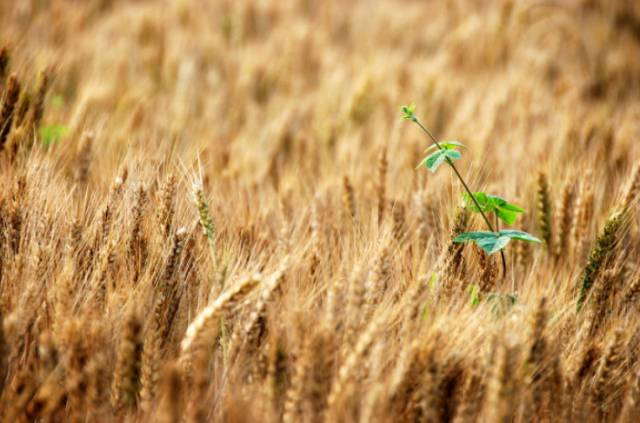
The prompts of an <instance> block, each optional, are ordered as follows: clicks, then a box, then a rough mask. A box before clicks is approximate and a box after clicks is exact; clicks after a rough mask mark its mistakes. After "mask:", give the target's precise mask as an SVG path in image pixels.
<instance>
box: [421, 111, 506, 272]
mask: <svg viewBox="0 0 640 423" xmlns="http://www.w3.org/2000/svg"><path fill="white" fill-rule="evenodd" d="M413 121H414V122H415V123H417V124H418V126H419V127H420V129H422V131H423V132H424V133H425V134H427V135H428V136H429V138H431V141H433V143H434V144H435V146H436V147H438V150H442V146H441V145H440V143H439V142H438V140H437V139H436V137H434V136H433V134H432V133H431V131H429V130H428V129H427V128H426V127H425V126H424V125H422V123H420V121H419V120H418V118H417V117H415V116H414V117H413ZM445 161H446V162H447V164H448V165H449V166H451V169H453V172H454V173H455V174H456V176H457V177H458V180H459V181H460V183H462V186H463V187H464V189H465V191H467V194H469V197H471V200H472V201H473V204H475V206H476V207H477V208H478V211H479V212H480V215H481V216H482V219H483V220H484V222H485V223H486V224H487V227H488V228H489V230H490V231H491V232H495V233H499V232H498V231H499V230H500V227H499V225H498V216H496V228H494V227H493V225H492V224H491V222H490V221H489V219H488V218H487V215H486V214H484V212H483V211H482V207H480V204H479V203H478V200H476V197H475V196H474V195H473V193H472V192H471V190H470V189H469V186H468V185H467V183H466V182H465V181H464V179H462V175H460V172H458V169H457V168H456V165H454V164H453V160H451V159H450V158H448V157H445ZM500 258H501V259H502V272H503V275H504V276H505V277H506V276H507V259H506V258H505V256H504V251H502V250H500Z"/></svg>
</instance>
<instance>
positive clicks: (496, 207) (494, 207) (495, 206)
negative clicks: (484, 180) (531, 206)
mask: <svg viewBox="0 0 640 423" xmlns="http://www.w3.org/2000/svg"><path fill="white" fill-rule="evenodd" d="M473 197H474V198H475V199H476V201H477V202H478V204H479V205H480V208H478V207H477V206H476V204H475V203H474V201H473V199H472V198H471V196H470V195H469V194H467V193H464V201H465V203H466V204H467V207H469V209H470V210H471V211H474V212H476V213H478V212H479V211H480V210H482V211H483V212H485V213H495V214H496V215H497V216H498V218H500V220H502V221H503V222H505V223H506V224H507V225H513V223H514V222H515V221H516V219H517V218H518V215H519V214H520V213H524V209H522V208H520V207H518V206H516V205H515V204H510V203H509V202H508V201H507V200H505V199H504V198H502V197H498V196H497V195H491V194H486V193H484V192H475V193H473Z"/></svg>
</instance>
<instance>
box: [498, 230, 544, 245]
mask: <svg viewBox="0 0 640 423" xmlns="http://www.w3.org/2000/svg"><path fill="white" fill-rule="evenodd" d="M500 235H501V236H506V237H509V238H511V239H517V240H518V241H526V242H538V243H540V242H542V241H541V240H539V239H538V238H536V237H535V236H533V235H531V234H528V233H526V232H524V231H517V230H515V229H503V230H501V231H500Z"/></svg>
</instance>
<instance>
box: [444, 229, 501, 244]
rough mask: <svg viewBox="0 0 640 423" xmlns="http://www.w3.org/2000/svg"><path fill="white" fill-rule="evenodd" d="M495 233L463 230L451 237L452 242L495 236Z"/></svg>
mask: <svg viewBox="0 0 640 423" xmlns="http://www.w3.org/2000/svg"><path fill="white" fill-rule="evenodd" d="M495 236H496V234H495V233H493V232H489V231H478V232H464V233H461V234H460V235H458V236H457V237H455V238H454V239H453V242H467V241H476V240H478V239H482V238H488V237H495Z"/></svg>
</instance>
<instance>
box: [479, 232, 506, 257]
mask: <svg viewBox="0 0 640 423" xmlns="http://www.w3.org/2000/svg"><path fill="white" fill-rule="evenodd" d="M509 241H511V238H509V237H508V236H497V235H496V234H493V237H487V238H480V239H478V240H476V241H475V242H476V244H478V247H480V248H482V249H483V250H484V251H485V252H486V253H487V254H489V255H491V254H493V253H497V252H498V251H500V250H502V249H503V248H504V247H506V246H507V244H508V243H509Z"/></svg>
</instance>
